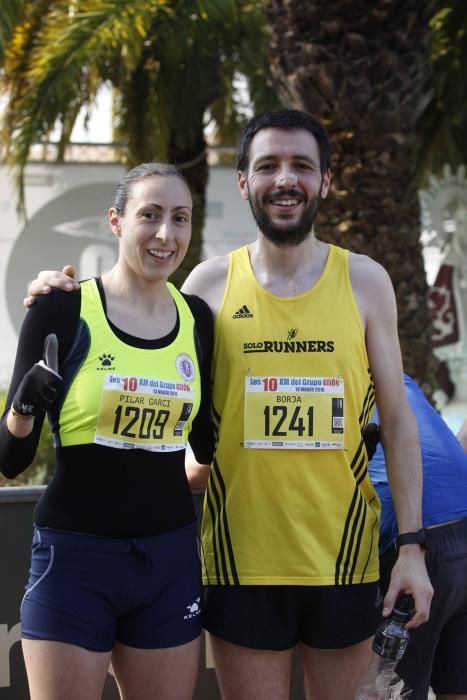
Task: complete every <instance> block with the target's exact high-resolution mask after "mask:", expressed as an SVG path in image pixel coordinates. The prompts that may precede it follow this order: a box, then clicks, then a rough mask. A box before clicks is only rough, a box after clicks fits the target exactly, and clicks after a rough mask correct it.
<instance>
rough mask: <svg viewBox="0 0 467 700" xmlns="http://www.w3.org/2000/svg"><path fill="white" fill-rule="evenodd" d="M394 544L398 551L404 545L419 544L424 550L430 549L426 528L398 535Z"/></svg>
mask: <svg viewBox="0 0 467 700" xmlns="http://www.w3.org/2000/svg"><path fill="white" fill-rule="evenodd" d="M394 544H395V547H396V549H399V547H402V546H403V545H404V544H419V545H420V546H421V547H422V548H423V549H428V545H427V537H426V528H424V527H422V528H420V530H416V531H415V532H402V533H401V534H400V535H397V537H396V541H395V543H394Z"/></svg>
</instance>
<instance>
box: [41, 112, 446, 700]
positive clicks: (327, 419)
mask: <svg viewBox="0 0 467 700" xmlns="http://www.w3.org/2000/svg"><path fill="white" fill-rule="evenodd" d="M237 172H238V184H239V187H240V192H241V195H242V197H243V198H244V199H245V200H246V201H248V202H249V205H250V207H251V210H252V214H253V216H254V218H255V221H256V223H257V229H258V239H257V240H256V241H255V242H254V243H253V244H251V245H249V246H246V247H244V248H242V249H240V250H238V251H234V252H233V253H231V254H230V255H228V256H225V257H218V258H212V259H210V260H207V261H205V262H203V263H201V264H200V265H199V266H197V267H196V268H195V269H194V270H193V272H192V273H191V274H190V276H189V277H188V279H187V281H186V282H185V285H184V291H186V292H187V293H190V294H196V295H198V296H200V297H202V298H203V299H205V301H206V302H207V303H208V304H209V306H210V307H211V309H212V311H213V314H214V316H215V319H216V322H215V350H214V360H213V369H212V377H213V419H214V425H215V431H216V437H217V449H216V454H215V459H214V462H213V465H212V468H211V467H210V466H207V465H205V466H202V465H198V467H195V468H193V469H192V470H190V473H191V479H192V484H193V485H197V486H199V485H203V484H204V485H206V484H207V490H206V499H205V508H204V515H203V525H202V558H203V581H204V584H205V591H206V597H205V606H204V612H205V626H206V628H207V630H208V631H210V633H211V639H212V647H213V652H214V660H215V666H216V672H217V677H218V681H219V685H220V688H221V692H222V697H223V700H252V698H254V700H286V699H287V698H288V697H289V685H290V673H291V667H292V659H293V652H294V649H295V648H296V647H297V648H298V651H299V654H300V657H301V660H302V663H303V670H304V675H305V680H306V685H307V692H308V697H309V698H310V700H353V699H354V696H355V690H356V688H357V685H358V682H359V680H360V678H361V676H362V674H363V672H364V670H365V666H366V664H367V663H368V658H369V650H370V644H371V638H372V636H373V633H374V631H375V628H376V625H377V623H378V621H379V619H380V617H381V607H382V605H383V601H382V599H381V596H380V593H379V585H378V579H379V572H378V562H377V545H378V534H377V533H378V529H379V509H380V504H379V500H378V498H377V496H376V493H375V491H374V489H373V487H372V485H371V483H370V480H369V478H368V471H367V462H368V460H367V455H366V450H365V446H364V443H363V439H362V431H363V429H364V428H365V426H366V425H367V423H368V419H369V416H370V415H371V412H372V407H373V404H374V402H375V398H376V399H377V402H378V409H379V413H380V428H381V433H382V436H383V439H382V442H383V444H384V447H385V457H386V463H387V465H388V474H389V482H390V487H391V491H392V495H393V499H394V503H395V507H396V512H397V520H398V527H399V532H400V533H401V534H402V535H404V534H405V535H406V537H405V538H404V537H403V539H402V542H401V544H404V545H405V546H402V547H401V549H400V553H399V559H398V562H397V564H396V565H395V567H394V569H393V572H392V578H391V584H390V587H389V590H388V592H387V595H386V597H385V599H384V609H383V611H382V612H383V614H384V615H389V613H390V612H391V610H392V608H393V605H394V602H395V600H396V598H397V595H398V594H399V592H402V591H407V592H410V593H412V595H413V597H414V600H415V614H414V616H413V618H412V620H411V621H410V623H408V625H407V627H416V626H418V625H419V624H421V623H422V622H424V621H425V620H426V619H427V618H428V615H429V608H430V601H431V596H432V592H433V591H432V587H431V584H430V581H429V579H428V576H427V573H426V568H425V562H424V551H423V549H422V546H421V544H420V543H419V542H420V540H421V536H420V533H419V532H418V531H419V529H420V528H421V483H422V477H421V463H420V452H419V446H418V435H417V427H416V421H415V417H414V416H413V414H412V412H411V410H410V408H409V406H408V404H407V400H406V394H405V390H404V383H403V375H402V362H401V354H400V347H399V341H398V336H397V318H396V304H395V298H394V293H393V289H392V285H391V281H390V279H389V277H388V275H387V273H386V272H385V270H384V269H383V268H382V267H381V266H380V265H378V264H377V263H376V262H374V261H373V260H371V259H369V258H368V257H366V256H363V255H356V254H353V253H350V254H349V253H348V252H347V251H344V250H342V249H340V248H337V247H336V246H330V245H328V244H326V243H324V242H322V241H319V240H318V239H317V238H316V237H315V234H314V230H313V221H314V218H315V215H316V212H317V209H318V206H319V204H320V202H321V200H322V199H325V198H326V196H327V194H328V191H329V187H330V181H331V174H330V170H329V143H328V137H327V134H326V132H325V130H324V129H323V127H322V126H321V125H320V124H319V123H318V122H317V121H316V120H314V119H313V118H311V117H310V116H309V115H307V114H305V113H303V112H299V111H295V110H280V111H277V112H267V113H265V114H262V115H258V116H257V117H254V118H253V119H252V120H251V121H250V122H249V124H248V125H247V126H246V128H245V129H244V131H243V133H242V135H241V138H240V141H239V147H238V153H237ZM67 282H68V283H69V282H70V280H69V278H64V277H63V275H62V276H60V275H59V276H58V277H53V276H50V275H47V274H42V276H41V277H40V278H39V283H38V284H36V285H32V286H30V292H29V293H30V294H31V293H41V290H42V288H43V285H44V283H45V284H49V285H54V286H62V288H63V287H64V285H65V284H66V283H67Z"/></svg>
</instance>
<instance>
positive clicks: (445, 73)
mask: <svg viewBox="0 0 467 700" xmlns="http://www.w3.org/2000/svg"><path fill="white" fill-rule="evenodd" d="M430 26H431V30H432V39H431V50H430V57H431V65H432V73H433V94H432V99H431V100H430V101H429V102H428V104H427V106H426V108H425V109H424V110H423V112H422V114H421V115H420V118H419V120H418V124H417V127H418V130H419V132H420V134H421V147H420V150H419V170H420V172H421V173H422V176H423V180H422V182H423V184H424V185H425V184H426V183H427V180H428V175H429V174H430V173H435V174H438V173H440V172H441V171H442V168H443V166H444V165H445V164H446V163H448V164H449V165H450V166H451V168H452V169H453V170H455V169H456V168H457V167H458V166H459V165H463V164H464V165H465V164H466V163H467V80H466V75H467V3H466V2H465V0H443V2H442V6H441V7H440V8H439V9H438V11H437V12H436V14H435V15H434V17H433V18H432V20H431V22H430Z"/></svg>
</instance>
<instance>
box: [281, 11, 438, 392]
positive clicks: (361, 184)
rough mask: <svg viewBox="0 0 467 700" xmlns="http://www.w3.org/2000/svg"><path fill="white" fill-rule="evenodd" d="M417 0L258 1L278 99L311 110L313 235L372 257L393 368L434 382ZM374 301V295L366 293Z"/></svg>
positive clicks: (422, 41) (424, 20)
mask: <svg viewBox="0 0 467 700" xmlns="http://www.w3.org/2000/svg"><path fill="white" fill-rule="evenodd" d="M432 12H433V6H432V3H431V2H429V1H428V0H379V1H378V2H377V3H375V2H374V0H359V1H358V2H355V0H339V1H338V0H336V1H335V2H329V3H322V2H319V0H307V1H306V2H303V0H269V2H268V7H267V14H268V18H269V20H270V22H271V24H272V27H273V42H272V46H271V63H272V72H273V75H274V78H275V80H276V82H277V86H278V89H279V93H280V96H281V99H282V101H283V103H284V104H285V105H287V106H288V107H293V108H296V109H302V110H304V111H306V112H309V113H310V114H312V115H314V116H315V117H317V118H318V119H320V120H321V121H322V122H323V123H324V124H325V126H326V127H327V129H328V131H329V134H330V138H331V143H332V148H333V151H332V166H331V167H332V174H333V185H332V188H331V194H330V195H329V197H328V199H327V200H326V202H325V203H323V205H322V211H321V212H320V215H319V217H318V220H317V224H316V230H317V235H318V237H319V238H321V239H323V240H327V241H332V242H335V243H337V244H338V245H341V246H343V247H346V248H349V249H350V250H353V251H355V252H359V253H365V254H367V255H370V256H371V257H372V258H374V259H375V260H377V261H378V262H380V263H381V264H382V265H383V266H384V267H385V268H386V269H387V271H388V273H389V275H390V276H391V279H392V282H393V285H394V289H395V294H396V299H397V306H398V313H399V335H400V341H401V347H402V354H403V360H404V370H405V371H406V372H407V373H408V374H410V375H411V376H412V377H414V378H415V379H416V380H417V381H418V382H420V383H422V384H423V386H424V388H425V390H426V391H427V393H431V391H432V390H433V389H434V388H435V387H436V379H435V374H436V369H437V366H438V363H437V361H436V359H435V357H434V355H433V353H432V351H431V335H432V328H431V317H430V313H429V310H428V305H427V291H428V288H427V282H426V277H425V271H424V265H423V258H422V250H421V244H420V211H419V200H418V192H417V184H418V174H417V171H416V145H417V141H416V139H417V135H416V133H415V124H416V120H417V117H418V116H419V114H420V112H421V110H422V109H423V107H424V106H425V104H426V100H427V99H428V94H427V85H428V78H429V62H428V42H429V38H430V29H429V26H428V21H429V19H430V17H431V15H432ZM375 303H377V300H375Z"/></svg>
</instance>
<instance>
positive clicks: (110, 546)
mask: <svg viewBox="0 0 467 700" xmlns="http://www.w3.org/2000/svg"><path fill="white" fill-rule="evenodd" d="M191 209H192V199H191V194H190V191H189V188H188V186H187V184H186V182H185V180H184V178H183V177H182V176H181V175H180V173H179V172H178V171H177V170H176V169H175V168H174V167H172V166H168V165H163V164H157V163H149V164H143V165H140V166H138V167H136V168H134V169H133V170H132V171H130V172H129V173H127V175H126V176H125V177H124V178H123V180H122V182H121V183H120V185H119V186H118V188H117V192H116V197H115V202H114V205H113V207H111V208H110V210H109V223H110V227H111V229H112V231H113V233H114V234H115V236H117V238H118V239H119V256H118V261H117V263H116V265H115V266H114V267H113V268H112V269H111V270H110V271H109V272H106V273H105V274H103V275H102V278H99V279H91V280H87V281H86V282H83V283H81V285H80V289H79V290H78V291H74V292H72V293H71V294H66V293H64V292H62V291H54V292H53V293H52V294H51V295H49V296H44V297H42V298H41V299H40V300H38V303H37V304H35V305H34V307H33V308H32V309H31V310H29V311H28V313H27V315H26V318H25V321H24V323H23V326H22V329H21V333H20V338H19V343H18V350H17V356H16V362H15V367H14V372H13V378H12V382H11V386H10V389H9V392H8V398H7V403H6V409H5V413H4V416H3V419H2V422H1V425H0V468H1V470H2V472H3V473H4V474H5V475H6V476H7V477H14V476H16V475H17V474H18V473H20V472H21V471H23V470H24V469H26V468H27V466H28V465H29V464H30V462H31V460H32V459H33V457H34V453H35V450H36V447H37V443H38V440H39V435H40V431H41V427H42V423H43V420H44V412H45V409H48V413H49V420H50V422H51V426H52V430H53V435H54V441H55V444H56V458H57V465H56V471H55V474H54V476H53V478H52V479H51V481H50V483H49V484H48V486H47V488H46V490H45V492H44V494H43V496H42V497H41V499H40V501H39V502H38V504H37V508H36V511H35V532H34V539H33V547H32V563H31V571H30V577H29V582H28V585H27V589H26V594H25V596H24V599H23V602H22V606H21V626H22V637H23V640H22V642H23V652H24V658H25V663H26V669H27V674H28V681H29V685H30V691H31V698H32V700H50V698H58V697H60V698H67V700H75V699H76V700H93V699H94V698H99V697H100V696H101V693H102V688H103V685H104V682H105V678H106V675H107V669H108V666H109V662H110V660H111V661H112V666H113V669H114V672H115V676H116V679H117V682H118V685H119V688H120V691H121V695H122V698H125V699H128V700H144V699H148V700H149V698H151V700H153V699H154V698H156V697H157V698H164V700H170V699H173V700H180V699H183V698H185V699H186V700H188V699H189V698H191V697H192V695H193V689H194V684H195V680H196V674H197V669H198V658H199V644H200V632H201V615H200V612H201V605H200V596H201V576H200V561H199V553H198V542H197V536H196V522H195V513H194V505H193V501H192V497H191V493H190V488H189V485H188V482H187V478H186V474H185V468H184V455H185V445H186V441H187V438H188V435H189V434H190V430H191V434H190V441H191V445H192V447H193V449H194V453H195V454H196V455H199V456H203V458H204V459H205V460H208V461H209V460H210V458H211V454H212V440H211V438H210V436H211V430H210V420H209V415H208V410H207V407H208V405H209V391H208V386H209V367H210V359H211V357H210V355H211V346H212V316H211V313H210V311H209V309H208V307H207V306H206V304H205V303H204V302H203V301H202V300H200V299H199V298H196V297H193V296H188V295H182V294H181V293H180V292H178V291H177V290H176V289H175V288H173V287H172V286H171V285H169V284H168V283H167V278H168V277H169V275H170V274H171V273H172V272H173V271H174V270H175V269H176V268H177V267H178V266H179V265H180V263H181V262H182V260H183V258H184V256H185V254H186V251H187V247H188V244H189V241H190V235H191ZM135 309H137V310H138V313H135ZM51 335H52V338H55V337H56V338H57V339H58V364H55V362H56V358H54V353H53V352H50V348H49V351H48V352H47V357H46V364H45V365H41V364H38V363H39V361H40V360H41V359H42V353H43V347H44V340H45V339H46V338H47V337H49V338H50V336H51ZM49 343H50V341H49ZM55 354H56V353H55ZM47 365H48V366H47ZM202 390H203V392H205V393H203V395H202V393H201V391H202Z"/></svg>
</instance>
